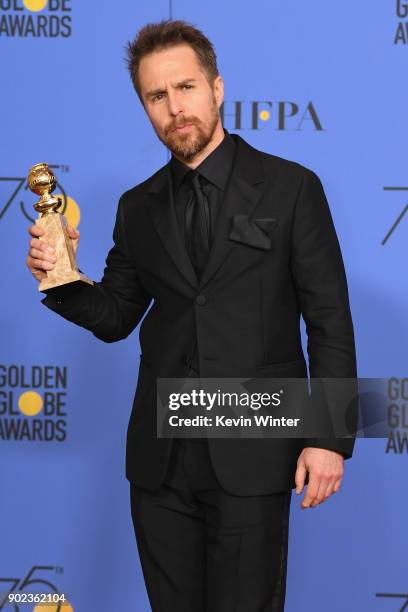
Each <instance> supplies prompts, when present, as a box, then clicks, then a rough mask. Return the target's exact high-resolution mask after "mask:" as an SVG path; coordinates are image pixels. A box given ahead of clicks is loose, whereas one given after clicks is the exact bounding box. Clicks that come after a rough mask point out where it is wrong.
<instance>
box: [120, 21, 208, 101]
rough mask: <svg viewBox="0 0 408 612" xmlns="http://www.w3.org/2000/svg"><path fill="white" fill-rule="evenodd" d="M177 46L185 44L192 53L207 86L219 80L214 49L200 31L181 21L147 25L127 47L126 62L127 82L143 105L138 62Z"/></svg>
mask: <svg viewBox="0 0 408 612" xmlns="http://www.w3.org/2000/svg"><path fill="white" fill-rule="evenodd" d="M180 44H187V45H189V46H190V47H191V48H192V49H193V50H194V51H195V53H196V55H197V59H198V61H199V63H200V64H201V66H202V67H203V69H204V71H205V73H206V75H207V78H208V81H209V82H210V83H212V82H213V81H214V79H215V77H216V76H218V74H219V73H218V68H217V56H216V54H215V50H214V47H213V45H212V43H211V42H210V41H209V40H208V38H207V37H206V36H205V35H204V34H203V33H202V32H201V30H198V29H197V28H195V27H194V26H193V25H191V24H190V23H187V22H186V21H182V20H181V19H178V20H172V19H164V20H163V21H160V22H159V23H148V24H147V25H145V26H144V27H143V28H141V29H140V30H139V31H138V33H137V34H136V37H135V39H134V40H133V41H130V42H128V43H127V45H126V52H127V56H126V62H127V67H128V70H129V73H130V78H131V79H132V83H133V86H134V88H135V90H136V93H137V95H138V96H139V98H140V100H141V101H142V103H143V100H142V95H141V91H140V81H139V66H140V61H141V60H142V58H143V57H145V56H146V55H148V54H149V53H153V51H160V50H161V49H166V48H168V47H173V46H176V45H180Z"/></svg>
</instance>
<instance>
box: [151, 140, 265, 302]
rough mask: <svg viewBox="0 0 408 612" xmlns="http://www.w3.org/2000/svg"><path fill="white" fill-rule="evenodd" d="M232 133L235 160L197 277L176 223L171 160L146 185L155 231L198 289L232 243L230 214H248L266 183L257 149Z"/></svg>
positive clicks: (223, 257)
mask: <svg viewBox="0 0 408 612" xmlns="http://www.w3.org/2000/svg"><path fill="white" fill-rule="evenodd" d="M231 137H232V138H233V139H234V140H235V142H236V144H237V151H236V158H235V163H234V167H233V169H232V173H231V177H230V180H229V184H228V187H227V191H226V194H225V198H224V201H223V202H222V205H221V208H220V210H219V211H218V214H217V219H216V224H215V235H214V239H213V243H212V246H211V251H210V255H209V258H208V261H207V265H206V267H205V269H204V271H203V275H202V277H201V280H200V281H198V278H197V275H196V273H195V271H194V268H193V266H192V264H191V261H190V258H189V255H188V252H187V249H186V248H185V245H184V244H183V241H182V236H181V233H180V229H179V226H178V222H177V217H176V211H175V206H174V202H173V198H172V196H171V189H172V185H171V169H170V163H167V164H166V166H164V167H163V168H162V170H161V171H159V172H158V173H157V175H156V177H155V179H154V180H153V182H152V184H151V186H150V189H149V193H150V194H151V195H152V198H151V201H150V202H149V205H148V209H149V211H150V214H151V217H152V221H153V224H154V226H155V228H156V231H157V233H158V235H159V237H160V239H161V241H162V243H163V244H164V246H165V248H166V249H167V251H168V253H169V255H170V257H171V258H172V260H173V261H174V263H175V264H176V266H177V268H178V269H179V270H180V272H181V273H182V274H183V275H184V277H185V278H186V279H187V281H188V282H189V283H190V284H191V285H192V286H193V287H194V289H196V290H197V291H200V290H201V289H202V288H203V287H204V285H206V284H207V282H208V281H209V280H210V278H211V277H212V276H213V275H214V274H215V272H216V271H217V270H218V268H219V267H220V265H221V264H222V262H223V261H224V259H225V258H226V257H227V255H228V253H229V252H230V250H231V248H232V247H233V246H234V244H235V243H234V242H233V241H231V240H228V234H229V231H230V229H231V218H232V216H233V215H235V214H239V213H242V214H247V215H250V214H251V213H252V211H253V210H254V209H255V207H256V206H257V204H258V203H259V201H260V199H261V196H262V194H263V192H264V190H265V186H266V181H265V176H264V172H263V167H262V163H261V159H260V153H259V152H258V151H257V150H256V149H254V148H253V147H251V146H250V145H249V144H248V143H247V142H246V141H245V140H244V139H243V138H241V137H240V136H238V135H237V134H231Z"/></svg>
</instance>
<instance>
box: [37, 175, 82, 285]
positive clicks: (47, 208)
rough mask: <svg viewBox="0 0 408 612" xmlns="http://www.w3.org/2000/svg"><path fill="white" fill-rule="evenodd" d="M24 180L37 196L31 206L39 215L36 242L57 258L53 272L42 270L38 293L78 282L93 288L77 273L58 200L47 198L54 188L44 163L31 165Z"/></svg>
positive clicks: (50, 196)
mask: <svg viewBox="0 0 408 612" xmlns="http://www.w3.org/2000/svg"><path fill="white" fill-rule="evenodd" d="M27 180H28V186H29V188H30V189H31V191H33V192H34V193H36V194H37V195H39V196H41V197H40V199H39V201H38V202H37V203H36V204H34V208H35V210H36V211H37V212H38V213H39V217H38V219H36V220H35V223H36V225H40V226H41V227H42V228H44V230H45V232H44V234H43V235H42V236H41V237H40V240H44V241H45V242H48V243H49V244H51V245H52V246H53V247H54V248H55V255H56V257H57V261H56V262H55V265H54V268H53V269H52V270H46V273H47V276H46V278H44V279H43V280H42V281H41V282H40V284H39V286H38V290H39V291H47V290H48V289H53V288H54V287H61V286H62V285H67V284H68V283H75V282H78V281H81V282H84V283H89V284H90V285H93V284H94V283H93V281H92V280H91V279H90V278H88V277H87V276H85V274H82V272H80V271H79V269H78V265H77V262H76V254H75V251H74V248H73V246H72V239H71V238H70V237H69V235H68V232H67V220H66V218H65V217H64V215H63V214H61V213H60V212H58V210H57V208H59V207H60V206H61V204H62V199H61V198H59V197H53V196H52V195H51V193H52V192H53V191H54V189H55V187H56V184H57V181H56V179H55V176H54V174H53V172H52V170H51V169H50V168H49V166H48V164H46V163H41V164H35V166H33V167H32V168H31V169H30V171H29V173H28V178H27Z"/></svg>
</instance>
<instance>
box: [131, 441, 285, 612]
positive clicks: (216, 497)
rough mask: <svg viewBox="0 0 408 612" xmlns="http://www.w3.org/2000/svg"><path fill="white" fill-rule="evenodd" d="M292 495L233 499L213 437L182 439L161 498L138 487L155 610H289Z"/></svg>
mask: <svg viewBox="0 0 408 612" xmlns="http://www.w3.org/2000/svg"><path fill="white" fill-rule="evenodd" d="M271 469H273V466H271ZM291 494H292V490H291V489H290V490H288V491H284V492H279V493H274V494H271V495H259V496H251V497H238V496H235V495H231V494H229V493H227V492H226V491H225V490H224V489H223V488H222V487H221V486H220V484H219V482H218V480H217V477H216V475H215V473H214V470H213V468H212V465H211V458H210V455H209V450H208V442H207V439H200V438H195V439H188V440H187V439H185V440H181V439H175V440H174V443H173V449H172V455H171V457H170V462H169V469H168V473H167V475H166V478H165V481H164V483H163V484H162V486H161V487H160V489H159V490H158V491H157V492H155V493H151V492H149V491H147V490H145V489H142V488H140V487H136V486H135V485H133V484H132V483H130V499H131V513H132V520H133V525H134V529H135V535H136V540H137V545H138V550H139V557H140V562H141V566H142V570H143V575H144V579H145V584H146V588H147V592H148V596H149V600H150V604H151V608H152V611H153V612H282V611H283V610H284V602H285V589H286V568H287V550H288V527H289V509H290V501H291Z"/></svg>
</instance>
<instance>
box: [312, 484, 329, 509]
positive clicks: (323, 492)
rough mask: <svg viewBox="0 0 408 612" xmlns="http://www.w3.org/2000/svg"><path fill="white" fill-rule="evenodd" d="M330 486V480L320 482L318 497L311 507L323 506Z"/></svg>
mask: <svg viewBox="0 0 408 612" xmlns="http://www.w3.org/2000/svg"><path fill="white" fill-rule="evenodd" d="M328 485H329V481H328V480H325V479H321V480H320V484H319V490H318V491H317V495H316V497H315V499H314V500H313V502H312V503H311V506H312V507H313V508H314V507H315V506H318V505H319V504H321V503H322V502H323V501H324V500H325V496H326V491H327V487H328Z"/></svg>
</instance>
